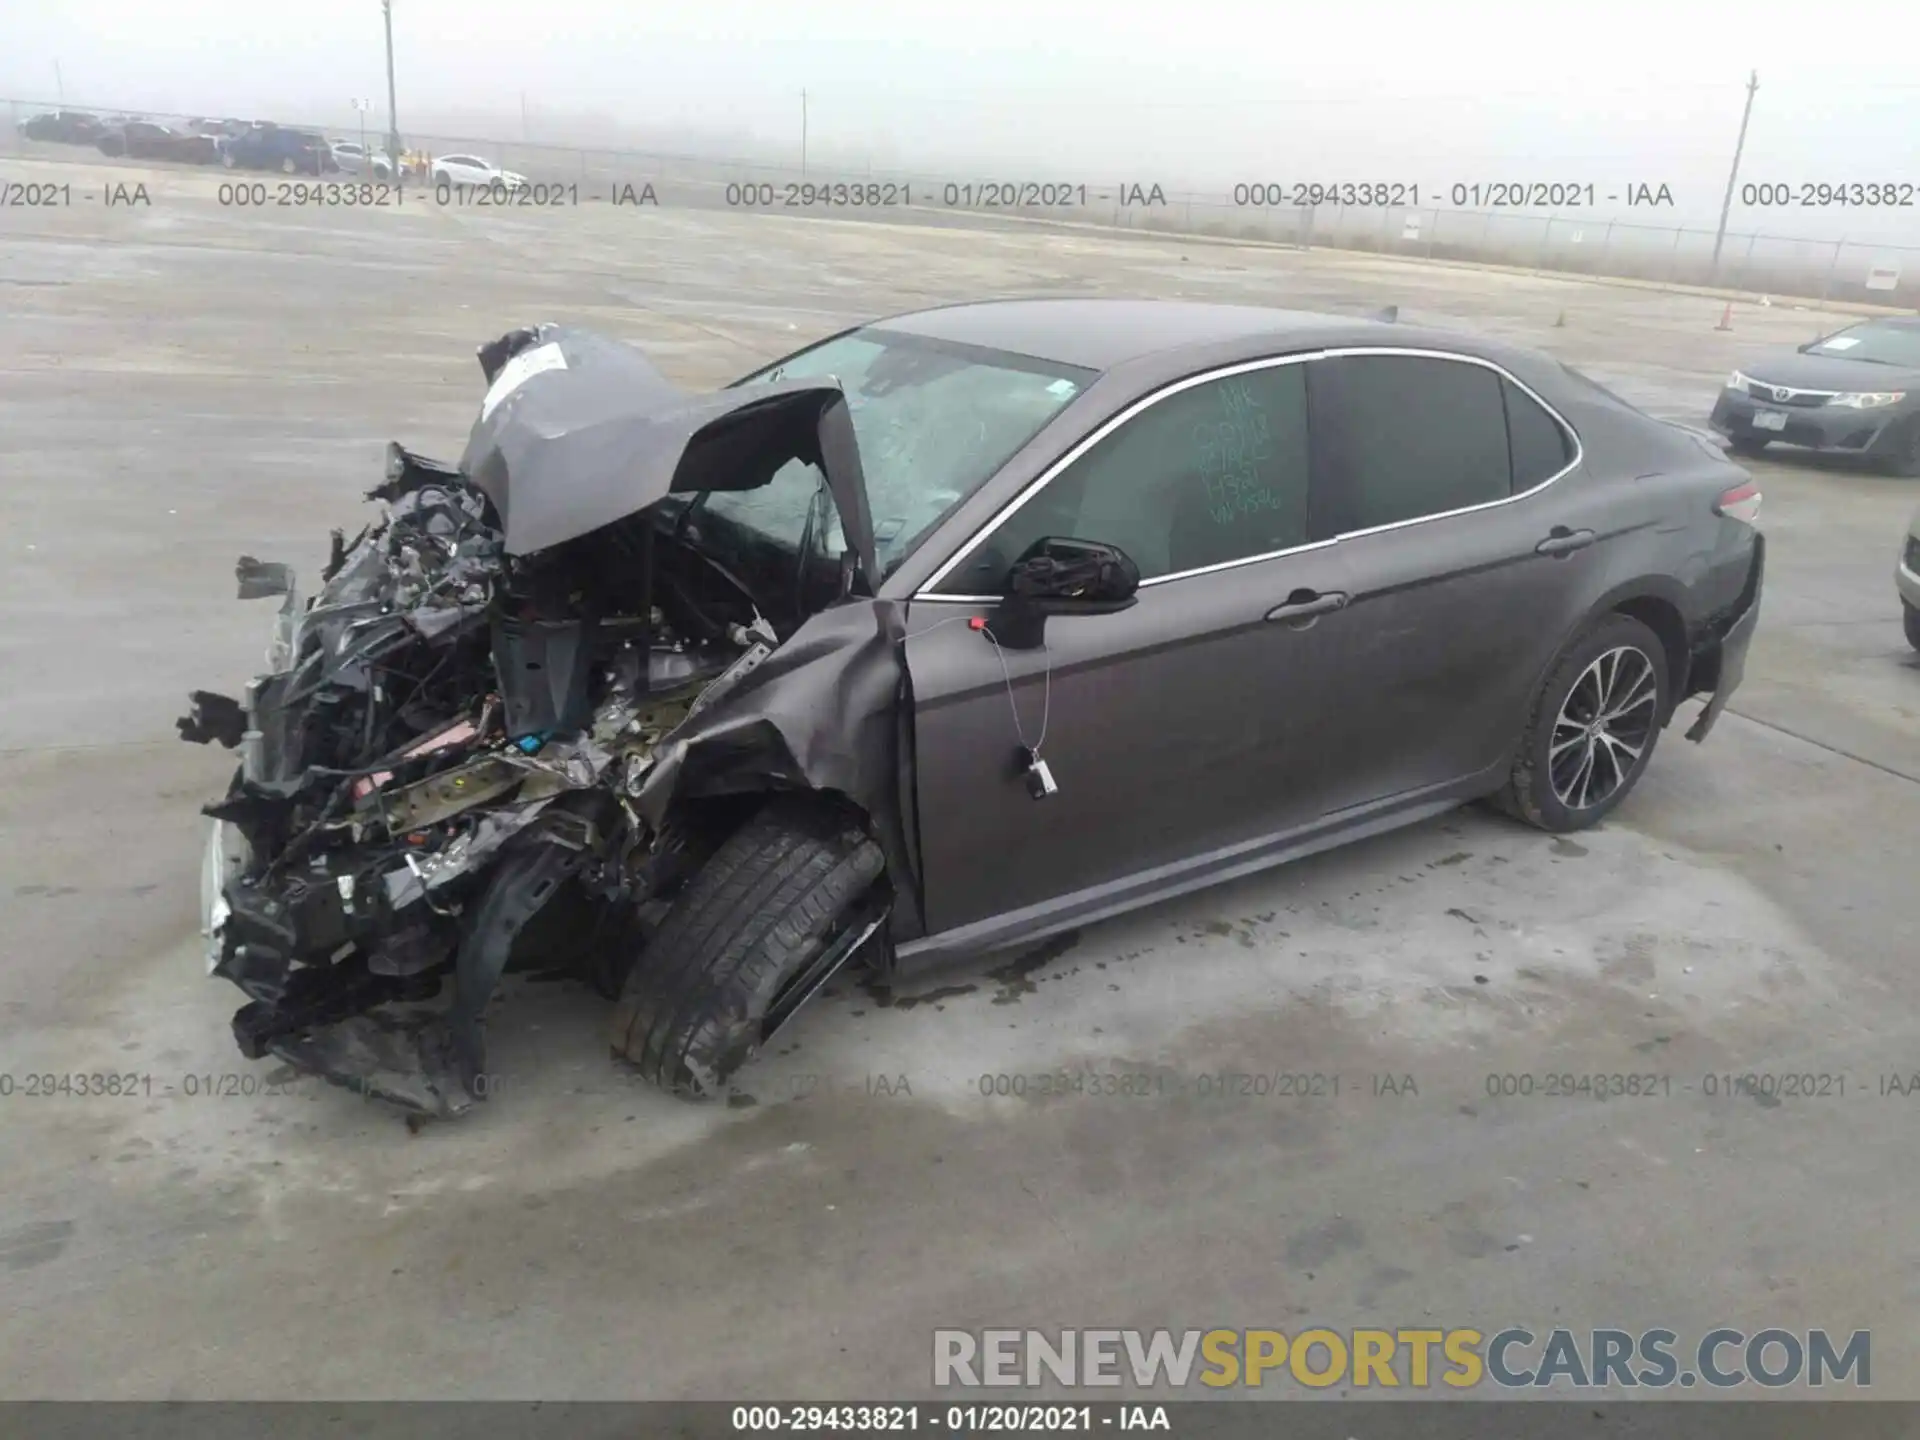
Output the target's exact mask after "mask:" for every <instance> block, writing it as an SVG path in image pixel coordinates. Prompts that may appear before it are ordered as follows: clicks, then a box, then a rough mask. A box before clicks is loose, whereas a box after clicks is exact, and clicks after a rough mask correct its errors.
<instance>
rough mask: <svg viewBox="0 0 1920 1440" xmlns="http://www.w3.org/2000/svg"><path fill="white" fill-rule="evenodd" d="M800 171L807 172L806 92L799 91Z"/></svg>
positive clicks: (803, 173) (802, 173)
mask: <svg viewBox="0 0 1920 1440" xmlns="http://www.w3.org/2000/svg"><path fill="white" fill-rule="evenodd" d="M800 173H801V175H802V176H804V175H805V174H806V173H807V92H806V91H805V90H802V91H801V92H800Z"/></svg>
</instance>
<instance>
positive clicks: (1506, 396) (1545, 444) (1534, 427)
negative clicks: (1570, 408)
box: [1500, 379, 1574, 495]
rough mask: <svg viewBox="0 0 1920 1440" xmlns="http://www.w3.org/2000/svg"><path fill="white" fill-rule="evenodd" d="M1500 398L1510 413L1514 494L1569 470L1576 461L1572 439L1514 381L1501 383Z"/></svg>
mask: <svg viewBox="0 0 1920 1440" xmlns="http://www.w3.org/2000/svg"><path fill="white" fill-rule="evenodd" d="M1500 399H1501V403H1502V404H1503V405H1504V406H1505V408H1506V412H1507V448H1508V450H1509V451H1510V452H1511V454H1512V457H1513V492H1514V494H1516V495H1518V494H1521V493H1522V492H1524V491H1527V490H1531V489H1533V488H1534V486H1536V485H1541V484H1544V483H1546V482H1547V481H1548V480H1551V479H1552V478H1553V477H1554V476H1555V475H1558V474H1559V473H1560V472H1561V471H1562V470H1564V469H1566V468H1567V465H1568V463H1569V462H1570V461H1571V460H1572V459H1573V453H1574V451H1573V437H1572V436H1570V435H1568V434H1567V431H1566V427H1565V426H1563V425H1562V424H1561V423H1560V422H1559V421H1558V420H1556V419H1554V418H1553V416H1551V415H1549V414H1548V413H1547V411H1546V409H1545V408H1544V407H1543V406H1542V405H1541V404H1540V402H1539V401H1537V400H1535V399H1534V398H1533V397H1532V396H1531V395H1529V394H1527V392H1526V391H1524V390H1522V389H1521V388H1520V387H1519V386H1518V385H1516V384H1514V383H1513V382H1512V381H1511V380H1506V379H1503V380H1501V382H1500Z"/></svg>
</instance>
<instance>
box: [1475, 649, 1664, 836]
mask: <svg viewBox="0 0 1920 1440" xmlns="http://www.w3.org/2000/svg"><path fill="white" fill-rule="evenodd" d="M1668 689H1669V681H1668V670H1667V652H1666V647H1665V646H1663V645H1662V644H1661V643H1660V637H1659V636H1657V635H1655V634H1654V633H1653V631H1652V630H1650V629H1648V628H1647V627H1646V626H1645V625H1643V624H1642V623H1641V622H1640V621H1638V620H1635V619H1634V618H1633V617H1632V616H1630V615H1609V616H1607V617H1606V618H1605V619H1603V620H1601V621H1600V622H1599V623H1598V624H1597V625H1595V626H1594V627H1593V628H1592V629H1591V630H1589V631H1587V633H1586V634H1585V635H1583V636H1581V637H1580V639H1579V640H1578V641H1577V642H1576V643H1575V644H1574V645H1573V646H1572V648H1571V649H1569V650H1568V651H1567V652H1566V653H1565V654H1564V655H1563V656H1562V657H1561V658H1560V661H1559V663H1558V664H1556V665H1555V666H1554V667H1553V671H1552V673H1551V674H1549V675H1548V676H1547V679H1546V683H1545V684H1544V685H1542V686H1541V687H1540V694H1539V696H1538V697H1537V698H1536V699H1535V701H1534V705H1533V711H1532V713H1531V714H1530V715H1529V716H1528V718H1527V728H1526V732H1525V734H1524V735H1523V736H1522V737H1521V742H1520V753H1519V756H1518V757H1517V758H1516V759H1515V761H1514V766H1513V771H1512V773H1511V774H1510V775H1509V776H1508V778H1507V783H1506V785H1505V787H1504V788H1502V789H1501V790H1500V792H1499V793H1498V794H1497V795H1495V796H1494V797H1493V798H1494V803H1495V804H1496V805H1498V806H1499V807H1500V808H1501V809H1502V810H1505V811H1506V812H1507V813H1508V814H1509V815H1512V816H1513V817H1515V818H1516V819H1519V820H1524V821H1526V822H1527V823H1528V824H1529V825H1532V826H1535V827H1536V828H1538V829H1541V830H1546V831H1550V832H1552V833H1553V834H1556V835H1564V834H1567V833H1568V832H1570V831H1574V830H1584V829H1586V828H1587V827H1588V826H1590V825H1597V824H1598V823H1599V822H1600V821H1601V820H1603V819H1605V818H1606V816H1607V815H1608V814H1609V813H1610V812H1611V811H1612V810H1613V808H1614V807H1615V806H1616V805H1618V804H1619V803H1620V802H1621V801H1622V800H1624V799H1626V798H1627V796H1628V795H1629V794H1630V793H1631V792H1632V790H1633V787H1634V786H1635V785H1636V784H1637V783H1638V782H1639V780H1640V777H1641V775H1643V774H1644V773H1645V772H1646V768H1647V763H1648V762H1649V761H1650V760H1652V759H1653V748H1654V745H1655V743H1656V742H1657V741H1658V740H1659V738H1660V731H1661V729H1662V727H1663V726H1664V725H1665V724H1666V721H1667V714H1668V711H1669V709H1670V707H1671V704H1672V702H1671V700H1670V699H1669V696H1668Z"/></svg>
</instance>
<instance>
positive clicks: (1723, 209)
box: [1713, 70, 1760, 276]
mask: <svg viewBox="0 0 1920 1440" xmlns="http://www.w3.org/2000/svg"><path fill="white" fill-rule="evenodd" d="M1759 88H1760V72H1759V71H1758V70H1755V71H1753V72H1751V73H1750V74H1749V75H1748V76H1747V107H1746V109H1744V110H1742V111H1741V112H1740V138H1739V139H1738V140H1736V141H1734V142H1733V169H1731V170H1729V171H1728V172H1727V196H1726V199H1724V200H1722V201H1721V202H1720V228H1719V229H1718V230H1716V231H1715V232H1714V235H1713V273H1714V275H1715V276H1718V275H1719V273H1720V246H1721V244H1722V242H1723V241H1725V240H1726V238H1727V212H1728V211H1729V210H1731V209H1733V187H1734V183H1735V182H1736V181H1738V180H1739V178H1740V152H1741V151H1742V150H1744V149H1746V148H1747V121H1748V120H1750V119H1752V118H1753V92H1754V91H1756V90H1758V89H1759Z"/></svg>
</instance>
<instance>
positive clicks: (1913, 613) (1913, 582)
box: [1893, 510, 1920, 650]
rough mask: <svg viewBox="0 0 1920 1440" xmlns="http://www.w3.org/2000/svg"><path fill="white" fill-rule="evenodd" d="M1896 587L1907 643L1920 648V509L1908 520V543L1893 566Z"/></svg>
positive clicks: (1903, 546) (1902, 548) (1901, 548)
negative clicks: (1905, 625)
mask: <svg viewBox="0 0 1920 1440" xmlns="http://www.w3.org/2000/svg"><path fill="white" fill-rule="evenodd" d="M1893 584H1894V588H1895V589H1896V590H1898V591H1899V592H1900V610H1901V618H1902V619H1904V620H1905V621H1906V624H1907V643H1908V644H1909V645H1911V646H1913V648H1914V649H1916V650H1920V510H1916V511H1914V512H1913V519H1911V520H1910V521H1908V522H1907V539H1906V543H1905V544H1904V545H1902V546H1901V547H1900V559H1899V561H1898V562H1897V563H1896V564H1895V565H1894V567H1893Z"/></svg>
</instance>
